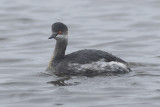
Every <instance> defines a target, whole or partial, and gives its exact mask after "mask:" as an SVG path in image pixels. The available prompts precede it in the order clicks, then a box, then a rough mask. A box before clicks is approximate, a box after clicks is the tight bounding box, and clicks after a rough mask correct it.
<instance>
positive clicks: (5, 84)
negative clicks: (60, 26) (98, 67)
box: [0, 0, 160, 107]
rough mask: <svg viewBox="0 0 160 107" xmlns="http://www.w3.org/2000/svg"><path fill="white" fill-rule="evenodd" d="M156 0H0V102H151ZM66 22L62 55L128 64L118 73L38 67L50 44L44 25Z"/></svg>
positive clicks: (155, 96)
mask: <svg viewBox="0 0 160 107" xmlns="http://www.w3.org/2000/svg"><path fill="white" fill-rule="evenodd" d="M159 11H160V1H159V0H139V1H135V0H79V1H78V0H66V1H65V0H52V1H51V0H1V2H0V106H1V107H29V106H30V107H141V106H145V107H159V106H160V72H159V71H160V45H159V41H160V12H159ZM56 21H61V22H63V23H65V24H67V25H68V26H69V30H70V32H69V46H68V48H67V51H66V53H71V52H73V51H76V50H80V49H85V48H89V49H100V50H104V51H107V52H110V53H112V54H114V55H116V56H119V57H120V58H122V59H124V60H125V61H127V62H129V64H130V65H131V66H132V70H133V72H131V73H129V74H125V75H118V76H108V77H104V76H97V77H71V78H65V79H64V78H60V77H56V76H54V75H48V74H47V73H45V69H46V68H47V65H48V62H49V60H50V57H51V55H52V51H53V48H54V45H55V41H54V40H48V37H49V36H50V35H51V30H50V26H51V24H52V23H54V22H56Z"/></svg>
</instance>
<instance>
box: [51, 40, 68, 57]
mask: <svg viewBox="0 0 160 107" xmlns="http://www.w3.org/2000/svg"><path fill="white" fill-rule="evenodd" d="M67 44H68V39H64V40H61V41H56V46H55V49H54V53H53V58H52V59H53V60H54V59H61V58H64V56H65V51H66V47H67Z"/></svg>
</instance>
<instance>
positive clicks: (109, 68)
mask: <svg viewBox="0 0 160 107" xmlns="http://www.w3.org/2000/svg"><path fill="white" fill-rule="evenodd" d="M52 38H54V39H55V40H56V46H55V50H54V53H53V57H52V58H51V61H50V63H49V67H48V70H49V71H52V72H53V73H54V74H56V75H60V76H63V75H84V76H94V75H101V74H103V75H108V74H109V75H112V74H123V73H127V72H130V71H131V70H130V68H129V65H128V64H127V63H126V62H125V61H123V60H122V59H120V58H118V57H116V56H114V55H112V54H110V53H107V52H104V51H100V50H92V49H84V50H79V51H76V52H73V53H71V54H68V55H65V50H66V47H67V44H68V28H67V26H66V25H65V24H63V23H61V22H56V23H54V24H53V25H52V35H51V36H50V37H49V39H52Z"/></svg>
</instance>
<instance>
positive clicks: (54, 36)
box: [48, 33, 58, 39]
mask: <svg viewBox="0 0 160 107" xmlns="http://www.w3.org/2000/svg"><path fill="white" fill-rule="evenodd" d="M57 35H58V33H53V34H52V35H51V36H50V37H49V38H48V39H52V38H56V36H57Z"/></svg>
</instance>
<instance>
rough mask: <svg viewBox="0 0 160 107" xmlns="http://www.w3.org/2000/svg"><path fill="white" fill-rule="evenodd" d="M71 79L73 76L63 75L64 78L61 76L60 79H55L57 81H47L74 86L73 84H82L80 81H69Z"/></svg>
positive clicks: (57, 84) (58, 84)
mask: <svg viewBox="0 0 160 107" xmlns="http://www.w3.org/2000/svg"><path fill="white" fill-rule="evenodd" d="M70 79H71V77H63V78H60V79H58V80H55V81H49V82H47V83H49V84H53V85H55V86H72V85H78V84H80V83H79V82H73V83H69V82H67V81H68V80H70Z"/></svg>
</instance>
